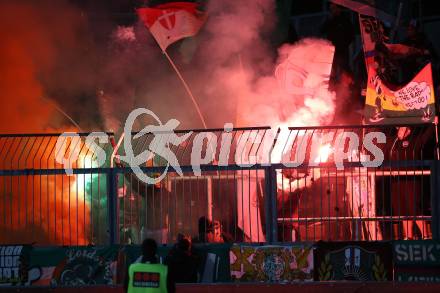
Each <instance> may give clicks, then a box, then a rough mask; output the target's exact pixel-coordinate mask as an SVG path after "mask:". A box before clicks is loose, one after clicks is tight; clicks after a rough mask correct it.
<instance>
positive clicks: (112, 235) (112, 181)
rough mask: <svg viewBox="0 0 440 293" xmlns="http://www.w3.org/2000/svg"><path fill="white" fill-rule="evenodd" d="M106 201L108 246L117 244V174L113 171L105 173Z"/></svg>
mask: <svg viewBox="0 0 440 293" xmlns="http://www.w3.org/2000/svg"><path fill="white" fill-rule="evenodd" d="M106 175H107V200H108V233H109V242H110V245H113V244H117V243H118V241H117V235H118V227H117V217H118V212H117V210H116V208H117V200H118V194H117V183H118V181H117V172H116V170H115V169H113V168H112V169H110V170H108V171H107V174H106Z"/></svg>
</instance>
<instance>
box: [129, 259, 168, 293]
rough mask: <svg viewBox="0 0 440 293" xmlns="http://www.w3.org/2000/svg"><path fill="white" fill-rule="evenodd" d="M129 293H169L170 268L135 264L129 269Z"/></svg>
mask: <svg viewBox="0 0 440 293" xmlns="http://www.w3.org/2000/svg"><path fill="white" fill-rule="evenodd" d="M128 274H129V280H128V293H138V292H139V293H141V292H142V293H147V292H148V293H156V292H157V293H167V292H168V290H167V277H168V267H167V266H165V265H162V264H147V263H134V264H131V265H130V267H129V268H128Z"/></svg>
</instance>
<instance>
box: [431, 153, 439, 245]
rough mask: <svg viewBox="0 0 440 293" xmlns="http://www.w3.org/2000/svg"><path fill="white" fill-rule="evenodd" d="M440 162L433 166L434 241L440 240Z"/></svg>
mask: <svg viewBox="0 0 440 293" xmlns="http://www.w3.org/2000/svg"><path fill="white" fill-rule="evenodd" d="M439 182H440V161H432V164H431V217H432V218H431V219H432V220H431V230H432V239H435V240H439V239H440V231H439V229H440V225H439V222H438V221H439V216H440V200H439V196H440V184H439Z"/></svg>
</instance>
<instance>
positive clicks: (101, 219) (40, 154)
mask: <svg viewBox="0 0 440 293" xmlns="http://www.w3.org/2000/svg"><path fill="white" fill-rule="evenodd" d="M58 137H59V134H54V135H47V134H44V135H43V134H42V135H1V136H0V194H1V196H0V243H2V244H6V243H11V244H14V243H34V242H35V243H36V244H37V245H48V244H57V245H87V244H93V243H97V244H98V243H107V242H108V239H109V236H108V234H109V233H108V220H107V219H108V214H107V212H108V208H107V176H106V174H107V173H106V172H107V171H106V170H105V169H98V168H96V166H95V163H94V158H95V157H96V153H95V150H94V149H93V148H88V147H86V145H85V137H86V134H80V135H79V136H78V140H72V139H70V137H65V138H60V140H59V142H60V145H64V147H63V148H58V149H57V140H58ZM70 147H72V148H73V149H77V150H78V153H77V159H76V160H73V158H72V169H73V170H72V171H73V174H72V175H71V176H67V175H66V172H65V169H64V165H62V164H59V163H57V160H56V157H57V156H60V157H68V155H67V153H69V149H70ZM103 147H104V149H105V147H107V149H108V147H109V146H108V145H107V146H103ZM108 150H109V153H111V150H110V149H108Z"/></svg>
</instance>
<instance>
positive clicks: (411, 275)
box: [394, 267, 440, 283]
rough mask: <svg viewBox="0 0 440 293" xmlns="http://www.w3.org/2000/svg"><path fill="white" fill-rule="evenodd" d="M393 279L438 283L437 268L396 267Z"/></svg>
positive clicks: (439, 272)
mask: <svg viewBox="0 0 440 293" xmlns="http://www.w3.org/2000/svg"><path fill="white" fill-rule="evenodd" d="M394 280H396V281H398V282H422V283H440V269H439V268H428V269H426V268H422V267H420V268H396V269H395V270H394Z"/></svg>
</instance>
